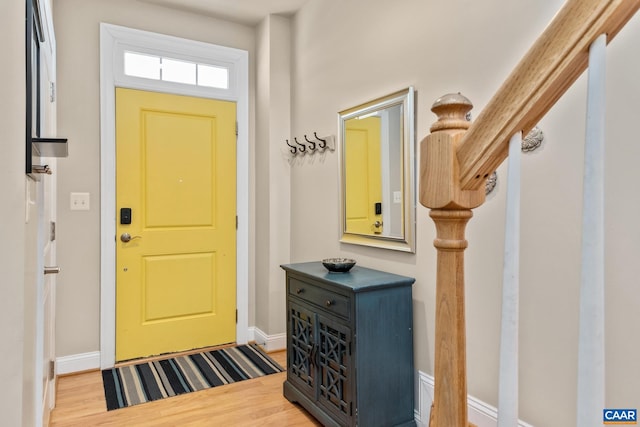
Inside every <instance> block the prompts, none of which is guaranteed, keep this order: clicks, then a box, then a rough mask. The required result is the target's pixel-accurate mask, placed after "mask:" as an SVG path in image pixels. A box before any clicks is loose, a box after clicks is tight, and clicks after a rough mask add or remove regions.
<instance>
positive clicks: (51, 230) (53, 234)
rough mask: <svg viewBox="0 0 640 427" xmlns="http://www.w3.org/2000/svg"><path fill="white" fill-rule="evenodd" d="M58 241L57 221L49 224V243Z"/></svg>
mask: <svg viewBox="0 0 640 427" xmlns="http://www.w3.org/2000/svg"><path fill="white" fill-rule="evenodd" d="M55 240H56V223H55V221H51V222H50V223H49V241H50V242H53V241H55Z"/></svg>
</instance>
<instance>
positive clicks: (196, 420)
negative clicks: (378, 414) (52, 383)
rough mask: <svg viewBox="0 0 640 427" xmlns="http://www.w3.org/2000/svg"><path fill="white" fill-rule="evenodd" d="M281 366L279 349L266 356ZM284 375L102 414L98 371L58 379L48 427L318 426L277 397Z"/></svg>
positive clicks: (273, 375)
mask: <svg viewBox="0 0 640 427" xmlns="http://www.w3.org/2000/svg"><path fill="white" fill-rule="evenodd" d="M269 355H270V356H271V357H272V358H273V359H274V360H275V361H276V362H278V363H279V364H280V365H281V366H285V364H286V353H285V352H284V351H281V352H275V353H270V354H269ZM285 378H286V373H284V372H283V373H280V374H272V375H267V376H265V377H261V378H256V379H252V380H246V381H241V382H238V383H234V384H229V385H226V386H222V387H214V388H211V389H208V390H203V391H197V392H193V393H187V394H183V395H180V396H176V397H171V398H167V399H162V400H157V401H155V402H149V403H143V404H141V405H136V406H131V407H129V408H123V409H116V410H113V411H109V412H107V409H106V404H105V400H104V391H103V388H102V376H101V374H100V371H92V372H87V373H82V374H76V375H69V376H64V377H60V378H58V388H57V398H56V408H55V409H54V410H53V413H52V414H51V422H50V424H49V425H50V426H51V427H63V426H65V427H66V426H74V427H76V426H82V427H85V426H87V427H88V426H91V427H94V426H126V427H132V426H153V427H162V426H167V427H168V426H181V427H186V426H198V427H202V426H224V427H227V426H247V427H248V426H260V427H269V426H274V427H276V426H277V427H285V426H320V424H319V423H317V422H316V421H315V419H313V418H312V417H311V416H310V415H309V414H308V413H307V412H306V411H305V410H304V409H302V407H300V406H298V405H297V404H293V403H290V402H289V401H288V400H287V399H285V398H284V396H283V395H282V383H283V382H284V380H285Z"/></svg>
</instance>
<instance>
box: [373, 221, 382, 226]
mask: <svg viewBox="0 0 640 427" xmlns="http://www.w3.org/2000/svg"><path fill="white" fill-rule="evenodd" d="M373 226H374V227H382V221H376V222H374V223H373Z"/></svg>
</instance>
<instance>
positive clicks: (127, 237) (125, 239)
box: [120, 233, 142, 243]
mask: <svg viewBox="0 0 640 427" xmlns="http://www.w3.org/2000/svg"><path fill="white" fill-rule="evenodd" d="M133 239H142V236H131V234H129V233H122V235H121V236H120V240H122V241H123V242H125V243H127V242H130V241H132V240H133Z"/></svg>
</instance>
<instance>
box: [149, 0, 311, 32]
mask: <svg viewBox="0 0 640 427" xmlns="http://www.w3.org/2000/svg"><path fill="white" fill-rule="evenodd" d="M141 1H144V2H146V3H153V4H157V5H161V6H165V7H170V8H173V9H180V10H185V11H189V12H194V13H198V14H205V15H209V16H212V17H214V18H220V19H224V20H227V21H232V22H237V23H240V24H245V25H252V26H253V25H256V24H258V23H259V22H260V21H261V20H262V19H263V18H264V17H265V16H267V15H269V14H279V15H291V14H293V13H295V12H296V11H297V10H298V9H300V7H301V6H302V5H303V4H304V3H306V1H307V0H141Z"/></svg>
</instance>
